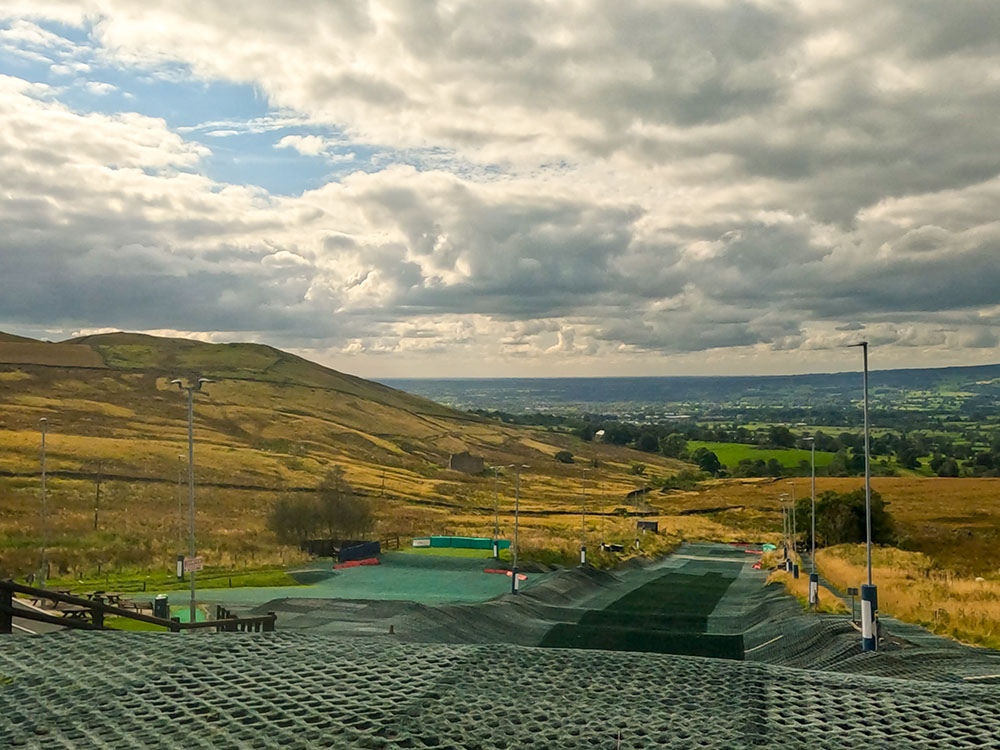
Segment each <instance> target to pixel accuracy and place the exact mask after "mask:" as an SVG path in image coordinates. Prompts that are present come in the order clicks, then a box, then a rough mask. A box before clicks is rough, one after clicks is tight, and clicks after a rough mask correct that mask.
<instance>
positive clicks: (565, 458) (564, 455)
mask: <svg viewBox="0 0 1000 750" xmlns="http://www.w3.org/2000/svg"><path fill="white" fill-rule="evenodd" d="M553 458H554V459H555V460H556V461H558V462H559V463H561V464H571V463H574V462H573V454H572V453H570V452H569V451H559V452H558V453H556V454H555V455H554V456H553Z"/></svg>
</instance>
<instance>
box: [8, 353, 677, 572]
mask: <svg viewBox="0 0 1000 750" xmlns="http://www.w3.org/2000/svg"><path fill="white" fill-rule="evenodd" d="M176 377H180V378H197V377H207V378H211V379H213V380H215V381H216V382H214V383H211V384H209V385H207V386H206V387H205V389H204V392H203V393H200V394H198V395H197V396H196V400H197V403H196V404H195V439H196V449H195V464H196V477H197V481H198V485H199V490H198V498H199V501H198V508H199V518H198V524H199V530H200V531H199V534H200V538H201V539H202V540H203V541H204V543H205V544H206V545H207V546H208V547H209V548H211V549H214V550H215V553H216V555H217V557H218V560H217V562H219V563H220V564H226V563H239V562H240V560H242V561H243V563H244V564H245V563H246V561H247V559H248V558H250V559H252V560H253V561H255V562H259V561H260V560H261V559H263V558H264V557H266V556H267V555H273V554H279V551H276V548H275V545H274V543H273V541H271V540H270V539H269V535H268V534H266V533H265V532H264V525H265V519H266V516H267V513H268V512H269V510H270V507H271V506H272V504H273V503H274V502H275V501H276V499H277V498H278V497H280V496H281V495H282V494H283V493H287V492H296V491H307V490H311V489H312V488H314V487H315V486H316V484H317V483H318V481H319V480H320V478H321V477H322V476H323V475H324V474H325V473H326V472H327V471H328V470H329V469H330V468H332V467H334V466H338V467H340V468H342V469H343V470H344V472H345V478H346V480H347V481H348V482H349V483H350V484H351V485H352V486H353V487H355V488H356V489H357V490H358V492H359V493H362V494H365V495H368V496H370V497H372V498H376V502H377V505H378V509H379V514H380V530H381V532H382V533H384V534H397V533H398V534H403V535H406V534H410V533H429V532H444V531H453V532H462V531H467V532H478V533H483V532H485V531H486V530H487V529H488V528H491V527H492V521H493V518H492V515H493V514H492V510H493V501H494V480H493V478H492V474H491V473H489V475H488V476H469V475H466V474H462V473H459V472H456V471H451V470H449V469H448V468H447V466H448V459H449V456H450V454H452V453H458V452H462V451H469V452H471V453H473V454H475V455H479V456H482V457H483V458H484V459H485V461H486V463H487V465H488V466H506V465H510V464H526V465H528V467H529V468H527V469H525V470H524V473H523V475H522V493H521V498H522V508H523V509H524V510H526V511H527V512H528V513H529V515H530V514H532V513H534V514H538V515H543V514H545V513H559V512H560V511H562V512H564V513H565V512H573V513H576V512H578V510H579V506H580V495H581V478H582V475H583V469H584V462H582V461H581V462H578V463H575V464H564V463H560V462H558V461H556V460H555V459H554V455H555V453H557V452H558V451H560V450H569V451H571V452H572V453H574V454H577V455H578V456H581V455H585V456H586V459H587V460H586V466H590V464H591V460H592V459H596V460H597V462H598V468H597V469H594V470H593V471H591V472H590V475H591V476H590V478H589V480H588V482H589V487H588V492H589V493H590V497H591V503H592V504H594V505H599V506H601V507H605V506H606V507H607V508H608V509H613V508H614V507H616V506H619V505H623V504H625V497H626V496H627V494H628V492H629V491H631V490H633V489H634V488H635V487H636V485H637V481H638V480H640V478H639V477H637V476H635V475H634V474H632V473H631V472H632V463H633V462H635V461H642V462H643V463H645V464H647V465H648V466H649V471H650V473H657V474H660V475H663V474H667V473H671V472H673V471H676V470H677V469H679V468H681V467H682V465H681V464H679V463H678V462H672V461H670V460H667V459H664V458H662V457H658V456H654V455H650V454H641V453H636V452H634V451H631V450H629V449H625V448H617V447H615V446H605V445H596V446H595V445H592V444H587V443H582V442H580V441H579V440H577V439H576V438H574V437H571V436H568V435H565V434H560V433H555V432H548V431H544V430H538V429H531V428H523V427H516V426H511V425H504V424H501V423H499V422H494V421H490V420H485V419H481V418H478V417H475V416H471V415H469V414H466V413H463V412H460V411H456V410H453V409H450V408H448V407H445V406H441V405H440V404H437V403H434V402H433V401H430V400H427V399H425V398H421V397H419V396H414V395H411V394H408V393H404V392H402V391H399V390H395V389H393V388H390V387H388V386H385V385H380V384H377V383H373V382H370V381H366V380H363V379H360V378H356V377H353V376H350V375H346V374H343V373H340V372H336V371H334V370H331V369H328V368H325V367H322V366H320V365H317V364H315V363H313V362H310V361H308V360H305V359H303V358H301V357H297V356H294V355H292V354H289V353H286V352H282V351H279V350H277V349H274V348H271V347H268V346H262V345H257V344H207V343H202V342H198V341H191V340H182V339H168V338H158V337H153V336H147V335H141V334H131V333H111V334H101V335H95V336H86V337H82V338H78V339H73V340H71V341H67V342H62V343H45V342H39V341H32V340H26V339H23V338H16V337H7V336H3V337H0V500H2V505H3V508H4V509H5V512H4V514H3V517H2V519H0V535H2V536H0V556H2V560H3V562H2V563H0V567H2V568H4V569H6V570H16V569H23V568H24V565H25V564H27V561H28V560H29V559H30V558H32V557H33V556H37V552H36V549H37V545H38V543H39V541H40V536H41V522H40V510H39V502H38V495H39V493H38V487H39V482H38V475H39V448H40V435H39V419H40V418H42V417H45V418H46V420H47V432H48V435H47V470H48V473H49V477H50V482H49V490H50V492H49V507H50V509H51V518H50V527H51V537H52V539H51V540H50V546H52V547H53V548H55V549H57V550H62V553H59V552H54V553H53V554H54V556H55V557H54V558H53V559H59V560H61V561H62V562H60V563H59V564H60V565H62V566H63V567H66V568H67V569H70V568H73V566H75V565H82V564H84V562H85V561H86V560H88V559H89V557H92V556H93V555H94V554H97V552H95V551H101V552H100V554H102V555H105V556H106V557H108V562H112V561H113V562H116V563H119V564H124V563H129V562H131V563H135V564H140V563H141V562H142V561H143V560H147V561H149V560H153V559H164V560H168V559H169V558H170V557H171V556H172V554H173V553H174V552H176V550H177V548H178V547H180V546H181V539H182V533H183V532H182V528H183V522H182V516H183V509H181V508H179V502H178V500H179V498H181V496H182V495H183V492H181V491H180V488H179V487H177V481H178V479H179V477H180V476H181V473H182V471H183V466H184V464H183V461H184V460H186V439H187V430H186V399H185V397H184V394H183V393H181V392H180V391H179V390H178V389H177V388H176V386H173V385H171V384H170V380H171V379H173V378H176ZM181 456H185V459H181V458H180V457H181ZM98 477H100V478H101V479H102V499H101V501H100V504H101V508H100V510H99V512H98V515H99V519H98V522H97V528H96V529H95V528H94V525H95V524H94V506H95V500H96V496H97V480H98ZM511 484H512V476H511V473H510V472H507V475H506V476H501V479H500V481H499V482H498V483H497V490H498V492H497V494H498V496H499V497H500V503H501V505H502V506H504V508H505V509H508V508H509V506H510V505H511V495H512V489H511ZM184 497H186V496H184ZM595 498H600V499H599V500H597V499H595ZM181 499H183V498H181ZM185 502H186V501H185ZM575 523H577V526H576V528H577V529H578V528H579V525H578V522H575ZM568 528H569V527H568V526H567V529H568ZM567 533H569V532H568V531H567ZM577 533H578V532H577ZM60 554H61V557H60ZM281 554H283V552H281ZM0 572H2V571H0Z"/></svg>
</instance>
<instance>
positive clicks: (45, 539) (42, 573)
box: [38, 417, 49, 586]
mask: <svg viewBox="0 0 1000 750" xmlns="http://www.w3.org/2000/svg"><path fill="white" fill-rule="evenodd" d="M48 422H49V420H48V419H46V418H45V417H42V418H41V419H39V420H38V425H39V427H40V428H41V430H42V455H41V464H42V555H41V565H40V567H39V570H38V578H39V586H44V585H45V579H46V578H47V577H48V572H49V571H48V567H49V565H48V559H47V558H48V546H49V501H48V496H47V494H46V491H45V428H46V427H47V426H48Z"/></svg>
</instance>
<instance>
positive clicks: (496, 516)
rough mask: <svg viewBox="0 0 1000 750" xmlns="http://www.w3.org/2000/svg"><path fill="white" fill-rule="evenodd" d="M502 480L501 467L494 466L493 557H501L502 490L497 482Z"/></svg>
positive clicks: (496, 558) (495, 558)
mask: <svg viewBox="0 0 1000 750" xmlns="http://www.w3.org/2000/svg"><path fill="white" fill-rule="evenodd" d="M499 482H500V467H499V466H494V467H493V559H494V560H499V559H500V541H499V536H500V492H499V490H498V488H497V484H498V483H499Z"/></svg>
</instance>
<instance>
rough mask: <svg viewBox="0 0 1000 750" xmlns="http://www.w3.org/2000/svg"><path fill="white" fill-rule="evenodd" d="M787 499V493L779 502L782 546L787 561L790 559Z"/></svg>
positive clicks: (779, 498) (780, 496) (784, 493)
mask: <svg viewBox="0 0 1000 750" xmlns="http://www.w3.org/2000/svg"><path fill="white" fill-rule="evenodd" d="M787 497H788V493H787V492H782V493H781V494H780V495H778V502H780V503H781V546H782V549H783V551H784V553H785V559H786V560H787V559H788V503H787V502H786V501H785V498H787Z"/></svg>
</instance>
